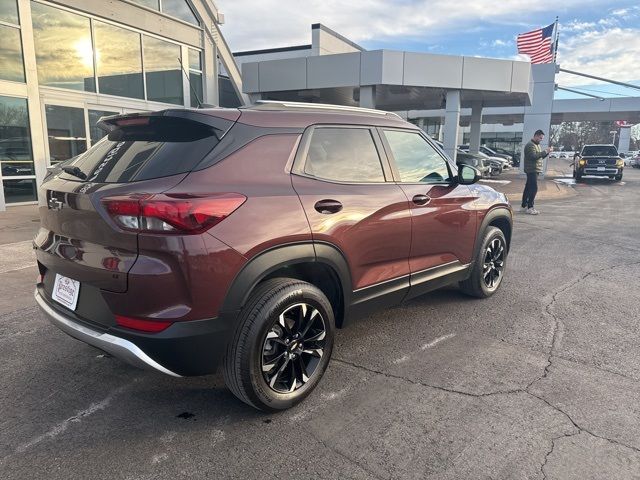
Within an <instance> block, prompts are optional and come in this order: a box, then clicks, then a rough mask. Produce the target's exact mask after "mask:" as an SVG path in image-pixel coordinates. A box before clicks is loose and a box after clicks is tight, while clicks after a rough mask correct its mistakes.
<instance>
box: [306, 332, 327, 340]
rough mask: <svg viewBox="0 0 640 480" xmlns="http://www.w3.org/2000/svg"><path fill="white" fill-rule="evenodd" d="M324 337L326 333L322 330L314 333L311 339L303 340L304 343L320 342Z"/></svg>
mask: <svg viewBox="0 0 640 480" xmlns="http://www.w3.org/2000/svg"><path fill="white" fill-rule="evenodd" d="M326 335H327V332H325V331H324V330H322V331H321V332H319V333H316V334H315V335H313V336H312V337H309V338H304V341H305V342H319V341H320V340H324V337H326Z"/></svg>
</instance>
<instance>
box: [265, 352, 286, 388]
mask: <svg viewBox="0 0 640 480" xmlns="http://www.w3.org/2000/svg"><path fill="white" fill-rule="evenodd" d="M287 365H289V357H287V358H286V359H285V361H284V363H283V364H282V366H281V367H280V368H279V369H278V371H277V372H276V374H275V375H274V376H273V377H271V380H270V381H269V386H270V387H271V388H274V385H275V384H276V382H277V381H278V379H279V378H280V375H282V372H284V369H285V368H287Z"/></svg>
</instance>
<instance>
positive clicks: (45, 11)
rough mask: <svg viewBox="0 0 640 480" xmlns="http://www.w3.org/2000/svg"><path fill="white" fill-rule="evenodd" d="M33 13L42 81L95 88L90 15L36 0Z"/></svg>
mask: <svg viewBox="0 0 640 480" xmlns="http://www.w3.org/2000/svg"><path fill="white" fill-rule="evenodd" d="M31 14H32V17H33V40H34V43H35V50H36V64H37V67H38V81H39V83H40V85H45V86H48V87H59V88H68V89H72V90H84V91H87V92H95V90H96V89H95V81H94V72H93V47H92V43H91V25H90V21H89V19H88V18H87V17H83V16H82V15H76V14H74V13H70V12H67V11H64V10H60V9H58V8H53V7H50V6H48V5H43V4H41V3H37V2H31ZM60 59H64V61H60Z"/></svg>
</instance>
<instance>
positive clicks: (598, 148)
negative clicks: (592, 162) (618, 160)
mask: <svg viewBox="0 0 640 480" xmlns="http://www.w3.org/2000/svg"><path fill="white" fill-rule="evenodd" d="M582 156H583V157H617V156H618V150H616V147H614V146H613V145H588V146H586V147H584V148H583V149H582Z"/></svg>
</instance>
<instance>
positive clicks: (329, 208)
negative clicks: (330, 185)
mask: <svg viewBox="0 0 640 480" xmlns="http://www.w3.org/2000/svg"><path fill="white" fill-rule="evenodd" d="M314 208H315V209H316V210H317V211H318V212H320V213H322V214H324V215H330V214H332V213H338V212H339V211H340V210H342V204H341V203H340V202H339V201H337V200H329V199H327V200H320V201H319V202H317V203H316V204H315V205H314Z"/></svg>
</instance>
